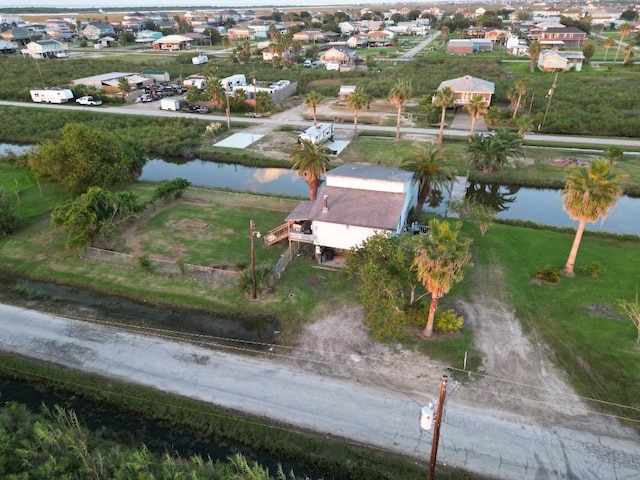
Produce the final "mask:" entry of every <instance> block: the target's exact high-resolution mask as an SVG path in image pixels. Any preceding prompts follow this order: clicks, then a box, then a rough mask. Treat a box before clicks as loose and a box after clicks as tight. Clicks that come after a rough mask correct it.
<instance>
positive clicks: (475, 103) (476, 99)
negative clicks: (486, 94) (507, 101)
mask: <svg viewBox="0 0 640 480" xmlns="http://www.w3.org/2000/svg"><path fill="white" fill-rule="evenodd" d="M464 108H466V109H467V112H469V114H470V115H471V129H470V131H469V135H473V131H474V130H475V129H476V120H477V119H478V117H479V116H480V115H485V114H486V113H487V111H489V105H487V103H486V102H485V101H484V98H483V97H482V95H474V96H473V98H472V99H471V100H470V101H469V103H467V104H466V105H465V106H464Z"/></svg>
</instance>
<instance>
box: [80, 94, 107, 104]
mask: <svg viewBox="0 0 640 480" xmlns="http://www.w3.org/2000/svg"><path fill="white" fill-rule="evenodd" d="M76 103H79V104H80V105H102V100H98V99H97V98H93V97H92V96H91V95H85V96H84V97H80V98H76Z"/></svg>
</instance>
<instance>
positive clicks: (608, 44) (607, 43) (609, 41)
mask: <svg viewBox="0 0 640 480" xmlns="http://www.w3.org/2000/svg"><path fill="white" fill-rule="evenodd" d="M614 43H615V42H614V41H613V38H611V37H607V39H606V40H605V41H604V61H605V62H606V61H607V55H608V54H609V49H610V48H611V47H613V44H614Z"/></svg>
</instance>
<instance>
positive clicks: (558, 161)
mask: <svg viewBox="0 0 640 480" xmlns="http://www.w3.org/2000/svg"><path fill="white" fill-rule="evenodd" d="M542 163H544V164H546V165H553V166H554V167H586V166H588V165H589V162H588V161H586V160H582V159H580V158H575V157H551V158H544V159H542Z"/></svg>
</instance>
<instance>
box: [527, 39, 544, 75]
mask: <svg viewBox="0 0 640 480" xmlns="http://www.w3.org/2000/svg"><path fill="white" fill-rule="evenodd" d="M540 53H542V45H540V42H539V41H538V40H534V41H533V42H531V43H530V44H529V58H530V59H531V62H530V63H529V71H530V72H531V73H533V72H534V70H535V69H536V63H538V58H540Z"/></svg>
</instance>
